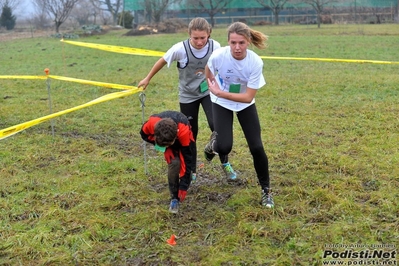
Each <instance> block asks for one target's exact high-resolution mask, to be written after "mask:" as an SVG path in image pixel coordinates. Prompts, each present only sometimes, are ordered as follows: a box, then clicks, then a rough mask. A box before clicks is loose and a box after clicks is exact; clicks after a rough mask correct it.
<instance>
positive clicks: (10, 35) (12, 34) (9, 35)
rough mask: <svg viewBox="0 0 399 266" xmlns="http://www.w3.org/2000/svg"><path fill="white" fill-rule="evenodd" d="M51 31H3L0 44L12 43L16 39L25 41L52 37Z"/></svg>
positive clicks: (0, 33)
mask: <svg viewBox="0 0 399 266" xmlns="http://www.w3.org/2000/svg"><path fill="white" fill-rule="evenodd" d="M51 34H52V32H51V31H34V32H31V31H18V32H16V31H5V32H4V31H1V32H0V42H3V41H10V40H16V39H24V38H36V37H43V36H49V35H51Z"/></svg>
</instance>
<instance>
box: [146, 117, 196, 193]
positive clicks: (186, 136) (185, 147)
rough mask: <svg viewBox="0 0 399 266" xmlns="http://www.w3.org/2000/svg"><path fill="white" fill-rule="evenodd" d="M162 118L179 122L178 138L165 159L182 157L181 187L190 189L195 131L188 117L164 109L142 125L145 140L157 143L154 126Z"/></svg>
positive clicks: (165, 154) (166, 153)
mask: <svg viewBox="0 0 399 266" xmlns="http://www.w3.org/2000/svg"><path fill="white" fill-rule="evenodd" d="M162 118H171V119H172V120H173V121H175V122H176V124H177V129H178V132H177V138H176V140H175V143H173V145H171V146H169V147H168V148H167V149H166V151H165V153H164V156H165V159H166V161H167V162H170V159H172V158H174V157H175V156H179V157H180V178H181V180H180V185H179V189H181V190H185V191H187V190H188V187H189V186H190V183H191V171H192V170H193V169H191V168H192V162H193V160H194V158H193V154H192V152H191V148H190V146H191V145H190V144H191V142H194V137H193V132H192V131H191V126H190V122H189V121H188V119H187V117H186V116H185V115H184V114H182V113H180V112H177V111H164V112H162V113H159V114H154V115H151V116H150V118H149V119H148V120H147V121H146V122H145V123H144V124H143V126H142V127H141V131H140V134H141V137H142V139H143V140H145V141H147V142H149V143H152V144H153V145H155V137H154V128H155V124H156V123H157V122H158V121H159V120H161V119H162Z"/></svg>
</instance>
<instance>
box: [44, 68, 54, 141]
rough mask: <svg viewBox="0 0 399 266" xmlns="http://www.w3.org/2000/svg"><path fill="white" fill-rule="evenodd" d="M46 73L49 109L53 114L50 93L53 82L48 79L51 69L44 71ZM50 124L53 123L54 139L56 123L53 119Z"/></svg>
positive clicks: (52, 132)
mask: <svg viewBox="0 0 399 266" xmlns="http://www.w3.org/2000/svg"><path fill="white" fill-rule="evenodd" d="M44 72H45V73H46V76H47V81H46V83H47V94H48V104H49V108H50V114H52V113H53V107H52V102H51V91H50V87H51V86H50V85H51V80H50V78H49V77H48V75H49V73H50V69H48V68H46V69H45V70H44ZM50 123H51V134H52V135H53V137H54V121H53V119H51V120H50Z"/></svg>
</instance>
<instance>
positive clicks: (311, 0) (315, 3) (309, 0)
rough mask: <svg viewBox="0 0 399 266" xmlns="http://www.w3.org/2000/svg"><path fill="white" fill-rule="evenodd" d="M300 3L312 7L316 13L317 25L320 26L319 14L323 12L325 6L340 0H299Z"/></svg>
mask: <svg viewBox="0 0 399 266" xmlns="http://www.w3.org/2000/svg"><path fill="white" fill-rule="evenodd" d="M299 1H300V2H301V3H306V4H309V5H311V6H312V7H313V9H314V10H315V11H316V13H317V27H318V28H320V23H321V15H322V14H323V10H324V8H325V7H326V6H328V5H330V4H333V3H339V2H340V0H299Z"/></svg>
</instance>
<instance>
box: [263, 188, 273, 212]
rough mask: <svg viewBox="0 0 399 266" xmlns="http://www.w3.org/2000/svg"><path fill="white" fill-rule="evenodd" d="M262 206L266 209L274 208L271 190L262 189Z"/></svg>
mask: <svg viewBox="0 0 399 266" xmlns="http://www.w3.org/2000/svg"><path fill="white" fill-rule="evenodd" d="M261 204H262V205H263V206H265V207H266V208H274V200H273V196H272V194H271V191H270V190H269V189H262V200H261Z"/></svg>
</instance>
